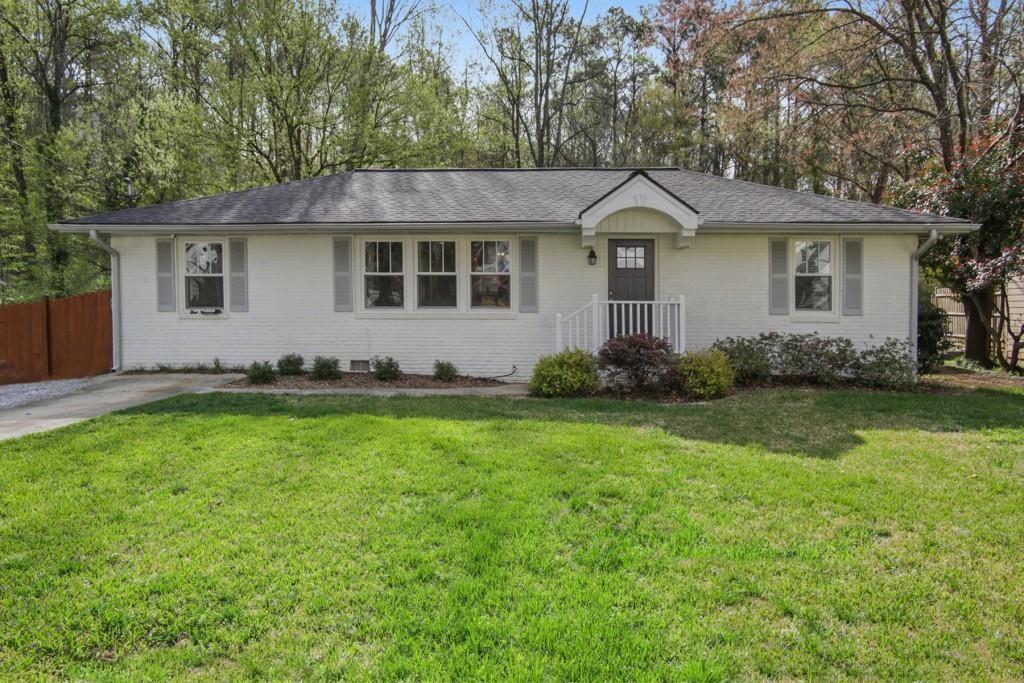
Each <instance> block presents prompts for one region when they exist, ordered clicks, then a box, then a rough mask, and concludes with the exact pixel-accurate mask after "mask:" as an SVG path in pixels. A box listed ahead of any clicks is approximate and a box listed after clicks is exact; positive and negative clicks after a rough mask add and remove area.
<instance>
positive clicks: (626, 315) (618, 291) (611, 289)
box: [608, 240, 654, 337]
mask: <svg viewBox="0 0 1024 683" xmlns="http://www.w3.org/2000/svg"><path fill="white" fill-rule="evenodd" d="M608 298H609V299H610V301H611V303H609V304H608V323H609V332H610V334H611V336H613V337H616V336H618V335H620V334H635V333H637V332H647V333H650V331H651V330H650V328H651V310H650V309H651V306H650V305H646V304H621V303H619V304H616V303H615V302H616V301H620V302H621V301H654V240H608Z"/></svg>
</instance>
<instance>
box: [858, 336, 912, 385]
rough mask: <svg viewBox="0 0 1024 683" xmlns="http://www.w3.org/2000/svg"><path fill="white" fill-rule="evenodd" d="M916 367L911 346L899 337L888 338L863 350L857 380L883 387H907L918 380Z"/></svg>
mask: <svg viewBox="0 0 1024 683" xmlns="http://www.w3.org/2000/svg"><path fill="white" fill-rule="evenodd" d="M914 369H915V368H914V362H913V359H912V358H911V356H910V346H909V345H907V343H906V342H904V341H901V340H899V339H886V340H885V342H883V343H882V344H881V345H880V346H876V347H874V348H871V349H866V350H865V351H863V352H861V354H860V360H859V363H858V368H857V381H858V382H860V383H861V384H865V385H867V386H871V387H879V388H882V389H906V388H908V387H911V386H913V385H914V383H915V382H916V381H917V377H916V375H915V374H914Z"/></svg>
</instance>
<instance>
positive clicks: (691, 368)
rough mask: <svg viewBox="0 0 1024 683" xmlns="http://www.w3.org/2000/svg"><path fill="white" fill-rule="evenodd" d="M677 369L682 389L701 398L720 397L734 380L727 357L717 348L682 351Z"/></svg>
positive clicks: (734, 374) (727, 390)
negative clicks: (689, 351) (690, 351)
mask: <svg viewBox="0 0 1024 683" xmlns="http://www.w3.org/2000/svg"><path fill="white" fill-rule="evenodd" d="M677 371H678V372H679V380H680V384H681V385H682V388H683V391H685V392H686V393H687V394H689V395H690V396H692V397H694V398H697V399H701V400H707V399H712V398H722V397H723V396H725V395H726V394H728V393H729V391H730V390H731V389H732V386H733V383H734V382H735V381H736V373H735V371H734V370H733V369H732V366H731V365H729V358H728V357H727V356H726V355H725V353H723V352H722V351H719V350H718V349H707V350H705V351H697V352H692V353H684V354H683V356H682V358H680V359H679V366H678V368H677Z"/></svg>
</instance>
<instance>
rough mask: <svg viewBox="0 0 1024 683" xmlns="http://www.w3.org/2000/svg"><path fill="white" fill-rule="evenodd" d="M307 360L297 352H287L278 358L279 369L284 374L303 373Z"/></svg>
mask: <svg viewBox="0 0 1024 683" xmlns="http://www.w3.org/2000/svg"><path fill="white" fill-rule="evenodd" d="M304 363H305V360H304V359H303V358H302V356H300V355H299V354H297V353H286V354H284V355H283V356H281V357H280V358H278V359H277V371H278V372H279V373H280V374H282V375H301V374H302V366H303V364H304Z"/></svg>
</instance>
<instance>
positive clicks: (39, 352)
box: [0, 290, 113, 384]
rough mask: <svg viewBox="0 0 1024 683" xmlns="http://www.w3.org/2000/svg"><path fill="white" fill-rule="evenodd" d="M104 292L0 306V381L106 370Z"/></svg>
mask: <svg viewBox="0 0 1024 683" xmlns="http://www.w3.org/2000/svg"><path fill="white" fill-rule="evenodd" d="M110 322H111V318H110V292H109V291H108V290H104V291H100V292H92V293H90V294H80V295H78V296H70V297H66V298H63V299H43V300H41V301H35V302H32V303H29V304H11V305H9V306H0V384H11V383H13V382H35V381H39V380H44V379H68V378H71V377H87V376H89V375H98V374H100V373H103V372H107V371H108V370H110V367H111V364H112V358H113V351H112V346H113V338H112V336H111V325H110Z"/></svg>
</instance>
